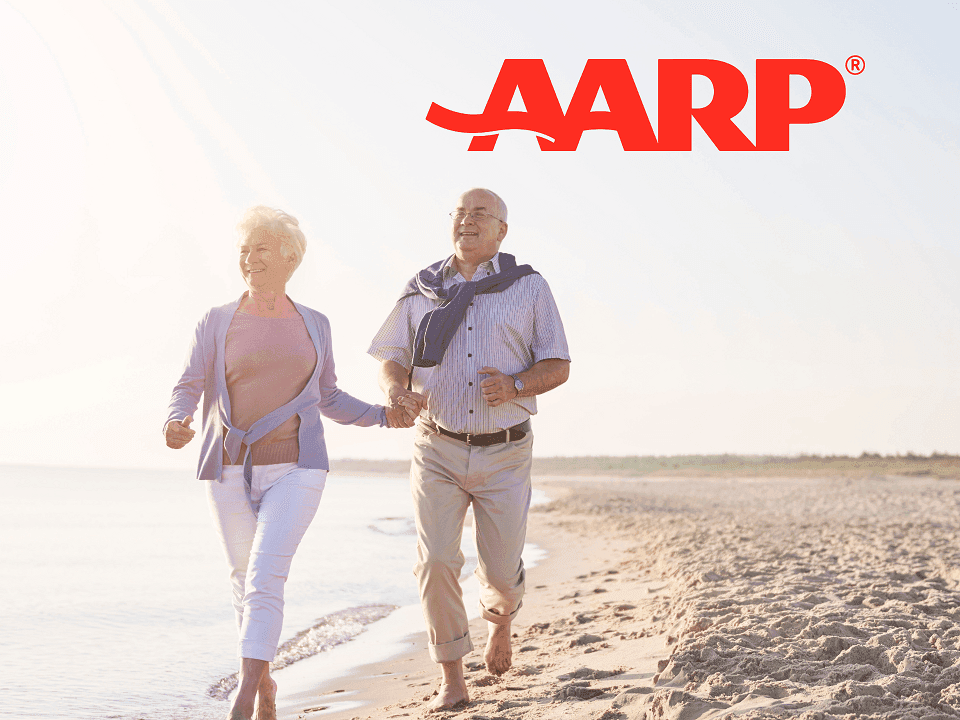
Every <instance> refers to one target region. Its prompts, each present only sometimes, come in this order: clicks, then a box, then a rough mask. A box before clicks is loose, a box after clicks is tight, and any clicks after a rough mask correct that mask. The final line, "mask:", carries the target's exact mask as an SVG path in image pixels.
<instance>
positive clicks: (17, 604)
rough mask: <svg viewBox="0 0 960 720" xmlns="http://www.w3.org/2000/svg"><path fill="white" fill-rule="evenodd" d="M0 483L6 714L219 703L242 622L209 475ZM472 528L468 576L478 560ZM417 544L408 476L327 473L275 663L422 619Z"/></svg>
mask: <svg viewBox="0 0 960 720" xmlns="http://www.w3.org/2000/svg"><path fill="white" fill-rule="evenodd" d="M0 491H2V492H3V507H4V509H5V512H4V522H3V523H0V578H2V582H0V609H2V611H0V663H2V666H3V667H4V679H3V682H2V683H0V718H45V719H48V720H57V719H60V718H73V719H79V718H97V719H100V718H115V719H116V720H140V719H141V718H143V719H146V718H150V720H175V719H179V718H191V720H204V719H206V718H211V719H213V718H222V717H223V716H224V714H225V710H226V707H227V700H226V697H227V696H228V694H229V691H230V690H231V689H232V687H233V684H234V682H233V678H232V675H233V674H234V673H235V672H236V670H237V663H238V660H237V657H236V642H237V633H236V625H235V621H234V615H233V609H232V607H231V605H230V599H229V582H228V579H227V572H226V563H225V561H224V559H223V556H222V550H221V547H220V542H219V539H218V538H217V535H216V532H215V531H214V529H213V525H212V522H211V520H210V517H209V514H208V510H207V502H206V496H205V492H204V483H203V482H201V481H198V480H195V479H193V478H192V476H191V475H190V474H189V473H186V472H171V471H144V470H136V471H124V470H103V469H65V468H44V467H18V466H5V467H0ZM542 500H543V497H542V494H537V493H535V501H542ZM465 536H466V537H465V539H464V545H463V547H464V553H465V554H466V555H467V565H466V567H465V568H464V574H463V577H464V578H466V577H468V576H469V573H470V572H472V570H473V568H474V567H475V564H476V558H475V550H474V548H473V544H472V540H471V538H470V536H469V533H465ZM537 554H538V551H537V549H536V548H532V547H528V548H527V549H526V550H525V553H524V560H525V562H527V563H528V564H533V563H534V562H535V561H536V557H537ZM415 560H416V535H415V532H414V525H413V515H412V507H411V501H410V496H409V490H408V485H407V479H406V478H405V477H403V478H400V477H397V478H392V477H358V476H338V475H336V474H331V475H329V476H328V478H327V484H326V488H325V490H324V494H323V500H322V501H321V503H320V509H319V511H318V512H317V516H316V518H315V519H314V521H313V524H312V525H311V527H310V530H309V531H308V532H307V534H306V536H305V537H304V539H303V541H302V543H301V545H300V548H299V549H298V551H297V555H296V557H295V558H294V561H293V566H292V568H291V572H290V578H289V580H288V581H287V587H286V593H285V597H286V606H285V612H284V626H283V635H282V637H281V642H282V643H284V646H283V648H282V650H281V653H280V655H279V656H278V658H277V661H276V663H275V666H283V665H289V666H290V670H291V671H292V670H293V669H295V668H297V667H298V663H299V662H300V661H301V660H303V659H305V658H308V657H310V656H311V655H316V654H317V653H322V654H329V656H330V660H331V661H333V660H334V659H335V658H336V657H337V655H338V654H340V655H341V656H342V657H343V659H344V661H345V662H344V664H343V665H344V666H346V663H347V661H348V660H349V659H350V654H351V653H350V649H351V639H352V638H355V637H358V636H359V635H360V634H362V633H364V632H365V631H366V630H367V629H368V628H373V627H379V628H380V631H379V632H380V633H381V634H383V632H384V629H385V628H389V632H392V633H394V634H395V635H397V638H396V639H399V637H400V636H402V635H404V634H406V633H409V632H413V631H419V630H422V621H421V620H420V619H419V611H417V612H416V613H414V612H411V607H410V606H415V605H416V604H417V602H418V601H417V590H416V582H415V580H414V577H413V574H412V568H413V564H414V562H415ZM473 584H475V583H473ZM468 587H469V585H468ZM468 602H469V601H468ZM468 607H469V606H468ZM398 608H402V609H403V610H402V611H400V612H395V611H396V610H397V609H398ZM391 618H392V619H393V620H392V621H391ZM400 618H403V620H402V622H397V620H398V619H400ZM371 623H378V625H371ZM354 644H356V643H354ZM381 644H383V645H384V646H387V645H389V642H384V643H381ZM369 659H370V660H373V659H376V658H373V657H371V658H369ZM327 665H328V666H332V667H337V666H340V665H341V664H340V663H337V662H330V663H327ZM283 673H284V669H280V670H279V671H278V672H277V673H276V677H277V681H278V683H280V685H281V694H282V693H283V690H284V688H283V683H284V680H283V678H284V675H283Z"/></svg>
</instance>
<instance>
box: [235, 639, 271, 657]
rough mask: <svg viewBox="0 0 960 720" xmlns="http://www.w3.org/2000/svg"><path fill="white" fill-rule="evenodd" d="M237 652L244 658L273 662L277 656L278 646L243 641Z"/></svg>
mask: <svg viewBox="0 0 960 720" xmlns="http://www.w3.org/2000/svg"><path fill="white" fill-rule="evenodd" d="M237 652H238V654H239V655H240V657H242V658H249V659H250V660H266V661H267V662H273V659H274V658H275V657H276V656H277V646H276V645H268V644H267V643H262V642H254V641H253V640H241V641H240V645H239V650H238V651H237Z"/></svg>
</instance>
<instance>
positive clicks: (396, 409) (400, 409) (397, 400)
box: [386, 388, 427, 428]
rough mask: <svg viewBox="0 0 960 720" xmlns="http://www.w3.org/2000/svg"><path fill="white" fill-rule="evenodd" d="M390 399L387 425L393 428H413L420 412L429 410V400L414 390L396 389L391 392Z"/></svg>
mask: <svg viewBox="0 0 960 720" xmlns="http://www.w3.org/2000/svg"><path fill="white" fill-rule="evenodd" d="M388 399H389V402H388V404H387V407H386V411H387V423H388V424H389V425H390V427H392V428H408V427H413V424H414V423H415V422H416V420H417V416H418V415H419V414H420V411H421V410H425V409H426V408H427V399H426V398H425V397H424V396H423V395H421V394H420V393H416V392H413V391H412V390H404V389H403V388H396V389H394V390H393V391H391V393H390V396H389V398H388Z"/></svg>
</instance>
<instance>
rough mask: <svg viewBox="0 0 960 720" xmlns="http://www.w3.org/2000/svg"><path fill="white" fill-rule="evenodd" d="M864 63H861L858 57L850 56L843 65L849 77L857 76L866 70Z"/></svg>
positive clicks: (860, 58)
mask: <svg viewBox="0 0 960 720" xmlns="http://www.w3.org/2000/svg"><path fill="white" fill-rule="evenodd" d="M866 66H867V65H866V63H865V62H863V58H862V57H860V56H859V55H851V56H850V57H848V58H847V62H846V64H845V65H844V67H845V68H847V72H848V73H850V74H851V75H859V74H860V73H862V72H863V70H864V68H866Z"/></svg>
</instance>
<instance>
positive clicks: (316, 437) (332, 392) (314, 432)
mask: <svg viewBox="0 0 960 720" xmlns="http://www.w3.org/2000/svg"><path fill="white" fill-rule="evenodd" d="M242 299H243V298H242V297H241V298H240V299H238V300H235V301H234V302H232V303H229V304H227V305H222V306H220V307H215V308H211V309H210V310H209V311H208V312H207V314H206V315H204V316H203V318H202V319H201V320H200V322H199V323H198V324H197V329H196V332H195V333H194V336H193V341H192V343H191V345H190V352H189V354H188V355H187V362H186V366H185V367H184V370H183V375H181V377H180V381H179V382H178V383H177V385H176V387H175V388H174V389H173V395H172V397H171V398H170V407H169V412H168V413H167V421H166V422H167V423H169V422H170V421H171V420H183V419H184V418H186V417H187V416H188V415H193V414H194V412H196V409H197V405H198V404H199V402H200V396H201V394H202V395H203V432H202V435H201V443H200V462H199V465H198V468H197V477H198V478H199V479H200V480H219V479H220V476H221V474H222V470H223V451H224V449H226V450H227V456H228V457H229V458H230V459H231V461H232V462H237V461H238V457H237V456H238V455H239V451H240V445H241V443H247V445H249V444H250V443H253V442H256V441H257V440H259V439H260V438H261V437H263V436H264V435H266V434H267V433H268V432H270V431H271V430H273V429H274V428H276V427H279V426H280V425H281V424H282V423H284V422H286V420H287V419H288V418H290V417H292V416H293V415H294V414H298V415H299V416H300V432H299V438H298V439H299V442H300V456H299V458H298V460H297V465H298V466H300V467H303V468H316V469H321V470H329V462H328V460H327V447H326V443H325V442H324V440H323V423H321V422H320V414H321V413H322V414H324V415H326V416H327V417H328V418H330V419H331V420H334V421H336V422H338V423H340V424H342V425H361V426H364V427H369V426H371V425H380V426H381V427H386V425H387V421H386V413H385V411H384V408H383V406H381V405H369V404H367V403H365V402H363V401H362V400H358V399H357V398H355V397H353V396H352V395H349V394H348V393H345V392H343V391H342V390H340V389H339V388H338V387H337V376H336V373H335V372H334V364H333V348H332V345H331V340H330V321H329V320H327V318H326V316H325V315H324V314H323V313H319V312H317V311H316V310H311V309H310V308H308V307H305V306H303V305H300V304H298V303H293V304H294V307H296V309H297V311H298V312H299V313H300V315H301V316H302V317H303V322H304V325H306V327H307V332H308V333H309V334H310V339H311V340H313V345H314V347H315V348H316V350H317V365H316V367H315V368H314V369H313V375H312V376H311V377H310V381H309V382H308V383H307V385H306V387H305V388H304V389H303V391H302V392H301V393H300V394H299V395H298V396H297V397H295V398H294V399H293V400H291V401H290V402H288V403H287V404H285V405H283V406H282V407H279V408H277V409H276V410H274V411H273V412H271V413H269V414H268V415H265V416H264V417H262V418H260V419H259V420H257V421H256V422H255V423H254V424H253V425H252V426H251V427H250V428H249V429H248V430H247V431H243V430H239V429H237V428H235V427H233V426H232V425H231V424H230V396H229V394H228V393H227V381H226V368H225V366H224V360H223V358H224V346H225V343H226V337H227V329H228V328H229V327H230V322H231V320H233V315H234V313H235V312H236V311H237V308H238V307H239V306H240V300H242ZM164 428H166V423H164ZM224 428H226V429H227V433H226V436H225V435H224ZM246 455H247V460H246V465H245V469H246V471H247V472H246V473H245V474H249V472H250V471H251V469H250V467H248V466H249V465H250V462H251V461H250V455H251V453H249V452H248V453H246ZM248 481H249V478H248Z"/></svg>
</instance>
